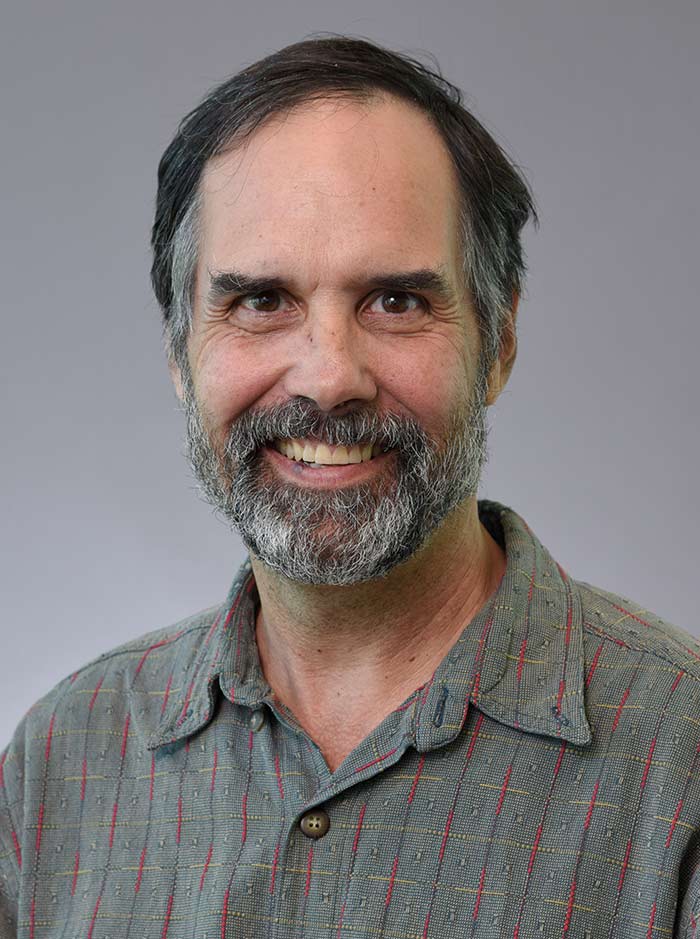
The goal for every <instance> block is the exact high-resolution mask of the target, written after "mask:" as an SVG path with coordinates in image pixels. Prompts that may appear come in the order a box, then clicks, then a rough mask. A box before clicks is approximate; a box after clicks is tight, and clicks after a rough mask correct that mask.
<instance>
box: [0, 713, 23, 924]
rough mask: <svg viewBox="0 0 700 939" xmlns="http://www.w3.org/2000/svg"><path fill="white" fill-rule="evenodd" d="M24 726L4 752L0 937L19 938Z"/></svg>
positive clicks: (0, 761) (0, 765)
mask: <svg viewBox="0 0 700 939" xmlns="http://www.w3.org/2000/svg"><path fill="white" fill-rule="evenodd" d="M24 725H25V718H23V719H22V721H21V723H20V726H19V727H18V728H17V731H16V733H15V736H14V738H13V740H12V742H11V743H10V745H9V746H8V747H7V748H6V749H5V751H4V752H3V753H0V939H16V937H17V911H18V906H19V889H20V880H21V868H22V848H21V844H22V828H23V822H22V819H23V816H24V812H23V797H22V793H23V778H24V733H23V730H24Z"/></svg>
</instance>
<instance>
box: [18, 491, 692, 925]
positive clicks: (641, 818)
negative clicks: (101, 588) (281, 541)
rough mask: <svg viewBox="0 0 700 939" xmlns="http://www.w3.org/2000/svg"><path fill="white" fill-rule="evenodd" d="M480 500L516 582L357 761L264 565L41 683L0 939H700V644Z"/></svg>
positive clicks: (24, 748)
mask: <svg viewBox="0 0 700 939" xmlns="http://www.w3.org/2000/svg"><path fill="white" fill-rule="evenodd" d="M479 512H480V516H481V518H482V521H483V522H484V524H486V525H487V526H488V527H489V529H490V530H491V531H493V532H495V533H497V535H498V536H499V537H500V538H501V539H502V542H503V544H504V546H505V550H506V555H507V567H506V571H505V574H504V576H503V579H502V581H501V583H500V585H499V587H498V589H497V591H496V592H495V593H494V594H493V596H492V597H491V598H490V599H489V600H488V602H487V603H486V604H485V605H484V607H483V608H482V609H481V610H480V611H479V613H478V614H477V615H476V616H475V617H474V618H473V619H472V620H471V622H470V623H469V624H468V625H466V626H465V628H464V631H463V633H462V634H461V637H460V639H459V640H458V642H457V643H456V644H455V645H454V646H453V647H452V649H451V650H450V652H449V653H448V655H447V656H446V657H445V658H444V659H443V661H442V662H441V664H440V665H439V667H438V668H437V669H436V671H435V673H434V675H433V676H432V678H431V679H430V681H429V682H427V684H425V685H424V686H423V687H420V688H417V689H416V690H415V692H414V693H413V694H412V695H411V696H410V697H409V698H408V699H407V700H406V701H405V702H404V703H403V704H402V705H401V707H399V708H397V709H396V710H395V711H393V712H392V713H391V714H389V715H388V716H387V717H386V718H385V719H384V720H383V721H382V722H381V724H380V725H379V726H378V727H376V728H375V730H374V731H372V733H371V734H370V735H369V736H368V737H366V738H365V739H364V740H363V741H362V743H361V744H359V745H358V746H357V747H356V749H355V750H354V751H353V752H352V753H351V754H350V755H349V756H348V758H347V759H346V760H345V761H344V762H343V764H342V765H341V766H340V767H339V768H338V769H337V770H336V771H335V772H334V773H330V772H329V770H328V767H327V766H326V763H325V761H324V759H323V757H322V755H321V753H320V751H319V750H318V748H317V747H316V746H315V744H314V743H313V741H312V740H310V739H309V737H308V736H307V735H306V734H305V733H304V732H303V730H302V729H301V728H300V727H299V725H298V724H297V722H296V721H295V719H294V717H293V715H292V714H291V713H289V712H288V711H286V710H284V709H281V708H279V707H278V706H277V705H276V704H275V703H274V701H273V696H272V692H271V689H270V688H269V686H268V684H267V682H266V681H265V678H264V676H263V674H262V672H261V669H260V664H259V660H258V656H257V650H256V645H255V638H254V624H255V613H256V609H257V604H258V602H259V601H258V596H257V591H256V587H255V582H254V578H253V575H252V572H251V568H250V564H249V562H248V561H247V562H246V563H245V564H244V565H243V566H242V567H241V569H240V571H239V572H238V575H237V577H236V579H235V581H234V583H233V586H232V588H231V591H230V593H229V596H228V598H227V600H226V601H225V603H224V604H223V605H221V606H220V607H215V608H212V609H210V610H207V611H205V612H203V613H200V614H197V615H196V616H193V617H191V618H189V619H187V620H184V621H183V622H181V623H179V624H178V625H176V626H174V627H172V628H169V629H164V630H161V631H158V632H152V633H149V634H148V635H146V636H144V637H142V638H140V639H137V640H135V641H133V642H130V643H127V644H126V645H123V646H121V647H120V648H118V649H114V650H112V651H110V652H108V653H106V654H104V655H102V656H101V657H100V658H98V659H97V660H95V661H94V662H92V663H90V664H89V665H87V666H85V667H84V668H82V669H80V670H79V671H77V672H76V673H75V674H73V675H70V676H69V677H67V678H66V679H64V680H63V681H62V682H61V683H60V684H58V685H57V686H56V687H55V688H54V689H53V690H52V691H51V692H49V693H48V694H47V695H45V696H44V697H43V698H42V699H41V700H40V701H39V702H38V703H37V704H36V705H35V706H34V707H33V708H32V709H31V710H30V711H29V712H28V713H27V714H26V715H25V717H24V718H23V720H22V721H21V723H20V725H19V727H18V728H17V731H16V733H15V735H14V737H13V739H12V741H11V743H10V745H9V747H8V748H7V749H6V750H5V751H4V753H3V754H2V756H1V757H0V937H1V939H10V937H13V939H14V937H30V939H49V937H50V939H57V937H64V939H75V937H83V936H84V937H87V939H107V937H108V939H126V937H132V939H185V937H197V939H214V937H216V939H227V937H236V939H262V937H266V939H270V937H275V939H299V937H308V939H317V937H318V939H320V937H323V939H331V937H333V939H341V937H347V939H350V937H352V939H362V937H367V939H369V937H378V936H382V937H391V939H443V937H445V939H446V937H450V939H456V937H467V936H471V937H509V939H531V937H541V936H544V937H566V936H571V937H577V939H602V937H607V939H613V937H615V939H623V937H624V939H637V937H639V939H652V937H664V936H667V937H677V939H681V937H682V939H690V937H695V936H696V932H697V919H698V917H699V916H700V844H699V839H698V831H699V830H700V645H699V644H698V642H697V641H696V640H694V639H693V638H692V637H691V636H690V635H689V634H687V633H686V632H684V631H682V630H681V629H679V628H677V627H675V626H672V625H670V624H668V623H666V622H663V621H662V620H660V619H659V618H658V617H656V616H654V615H653V614H650V613H649V612H648V611H646V610H642V609H640V608H639V606H638V604H635V603H633V602H632V601H630V600H628V599H626V598H623V597H620V596H617V595H615V594H612V593H609V592H607V591H604V590H601V589H598V588H596V587H593V586H591V585H590V584H587V583H584V582H582V581H576V580H573V579H572V578H571V577H570V575H569V574H568V573H567V572H566V571H564V570H563V569H562V568H561V566H560V565H558V564H557V563H556V562H555V561H554V560H553V558H552V557H551V555H550V553H549V552H548V551H547V549H546V548H545V547H544V546H543V545H542V544H541V543H540V542H539V541H538V539H537V538H536V536H535V535H534V534H533V532H532V531H531V530H530V528H529V527H528V525H527V524H526V523H525V521H524V520H523V519H522V518H521V517H520V516H519V515H518V514H517V513H516V512H514V511H513V510H512V509H510V508H508V507H507V506H504V505H501V504H499V503H496V502H491V501H486V500H482V501H481V502H480V503H479ZM97 625H99V624H97ZM379 626H380V624H378V627H379ZM357 693H358V694H361V693H362V689H361V688H358V690H357ZM323 813H325V815H324V814H323ZM312 816H313V817H312ZM304 818H306V822H305V824H304V826H302V825H301V822H302V819H304ZM326 822H328V823H329V824H328V825H326ZM325 828H327V831H325V833H324V834H322V837H318V838H312V837H308V835H307V834H305V833H304V829H306V831H311V832H317V833H318V832H319V831H322V830H324V829H325Z"/></svg>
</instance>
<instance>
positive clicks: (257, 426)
mask: <svg viewBox="0 0 700 939" xmlns="http://www.w3.org/2000/svg"><path fill="white" fill-rule="evenodd" d="M287 437H297V438H301V437H313V438H316V439H318V440H321V441H323V442H324V443H327V444H329V445H332V446H346V447H350V446H352V445H353V444H356V443H359V442H362V443H371V444H375V445H378V446H379V447H381V448H382V450H399V451H401V452H403V453H405V454H411V453H414V454H417V453H419V452H421V451H422V452H425V449H426V448H429V449H432V448H433V447H434V443H433V441H432V440H431V439H430V438H429V437H428V435H427V434H426V433H425V431H424V430H423V429H422V427H421V426H420V424H418V422H417V421H416V420H415V419H414V418H411V417H409V416H408V415H405V414H398V413H396V412H394V411H385V412H383V413H379V412H378V411H375V410H368V409H366V408H362V409H357V410H354V411H351V412H349V413H347V414H343V415H341V416H337V415H332V414H329V413H327V412H324V411H321V410H319V409H318V408H317V407H316V405H314V403H313V402H312V401H308V400H292V401H288V402H285V403H284V404H280V405H275V406H273V407H270V408H256V409H255V410H249V411H246V412H245V413H244V414H242V415H241V416H240V417H239V418H238V419H237V420H236V421H235V422H234V423H233V424H232V426H231V430H230V432H229V436H228V440H227V443H226V452H227V454H228V455H229V456H232V457H235V458H236V459H237V460H242V461H244V460H250V459H252V458H253V457H254V456H255V455H256V454H257V452H258V451H259V450H260V448H261V447H263V446H266V445H269V444H271V443H272V442H273V441H275V440H279V439H280V438H287Z"/></svg>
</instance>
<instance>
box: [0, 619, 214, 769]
mask: <svg viewBox="0 0 700 939" xmlns="http://www.w3.org/2000/svg"><path fill="white" fill-rule="evenodd" d="M220 609H221V606H220V605H218V606H213V607H209V608H207V609H205V610H201V611H199V612H198V613H195V614H193V615H191V616H188V617H186V618H185V619H182V620H179V621H178V622H177V623H174V624H173V625H171V626H167V627H165V628H161V629H155V630H152V631H151V632H147V633H143V634H142V635H140V636H138V637H137V638H135V639H132V640H130V641H128V642H125V643H123V644H121V645H119V646H116V647H114V648H112V649H109V650H107V651H105V652H103V653H102V654H101V655H98V656H97V657H96V658H94V659H92V660H91V661H89V662H87V663H86V664H85V665H83V666H82V667H80V668H79V669H77V670H76V671H74V672H72V673H71V674H70V675H67V676H66V677H65V678H63V679H62V680H61V681H59V682H58V683H57V684H56V685H54V687H53V688H51V689H50V690H49V691H47V692H46V693H45V694H43V695H42V696H41V697H40V698H39V699H38V700H37V701H36V702H35V703H34V704H33V705H32V707H31V708H30V709H29V710H28V711H27V712H26V714H25V715H24V717H23V718H22V719H21V721H20V722H19V724H18V726H17V728H16V730H15V732H14V735H13V737H12V739H11V741H10V742H9V744H8V745H7V747H6V748H5V750H4V751H3V752H2V754H1V755H0V761H1V762H0V768H1V769H2V770H3V776H4V778H3V782H4V783H5V784H7V782H8V779H10V778H11V777H12V771H13V767H14V766H15V765H16V766H17V769H18V770H19V768H20V765H21V764H23V763H24V762H26V761H27V760H28V759H29V758H30V756H31V755H32V754H34V755H38V754H39V752H40V751H41V750H42V748H44V749H45V750H46V751H47V752H48V749H49V745H50V743H51V740H52V738H53V737H55V736H57V735H59V734H60V735H62V736H64V737H70V736H71V735H76V734H78V733H84V732H85V728H87V727H88V726H89V727H90V728H91V731H90V732H91V734H94V733H95V732H99V733H102V734H104V735H105V736H109V735H110V734H111V735H112V736H114V735H116V734H118V733H119V730H120V727H121V726H122V725H123V723H124V720H125V718H126V717H127V716H128V717H129V721H130V724H131V732H139V730H144V731H145V730H146V728H147V727H149V726H150V725H151V723H152V722H153V721H154V720H157V719H158V715H159V714H160V712H161V709H162V708H163V706H164V703H165V702H167V698H168V696H169V695H170V694H171V693H175V692H176V691H178V690H179V689H180V687H181V685H182V682H183V681H184V678H185V676H186V675H187V673H188V672H189V670H190V668H191V665H192V663H193V661H194V660H195V658H196V657H197V654H198V652H199V650H200V649H201V646H202V641H203V637H205V636H206V635H207V633H208V632H209V630H210V629H211V626H212V623H213V622H214V621H215V620H216V616H217V614H218V613H219V611H220Z"/></svg>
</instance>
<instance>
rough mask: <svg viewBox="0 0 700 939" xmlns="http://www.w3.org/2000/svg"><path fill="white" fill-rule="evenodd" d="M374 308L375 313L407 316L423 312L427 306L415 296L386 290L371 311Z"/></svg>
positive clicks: (401, 291)
mask: <svg viewBox="0 0 700 939" xmlns="http://www.w3.org/2000/svg"><path fill="white" fill-rule="evenodd" d="M372 307H374V312H379V313H390V314H392V315H394V316H401V315H404V316H405V315H406V314H411V313H417V312H422V311H423V309H424V308H425V304H424V302H423V300H422V299H421V298H420V297H417V296H415V294H412V293H406V292H405V291H403V290H385V291H384V293H381V294H379V296H378V297H377V298H376V300H374V302H373V303H372V305H371V307H370V309H372ZM377 308H378V309H377Z"/></svg>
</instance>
